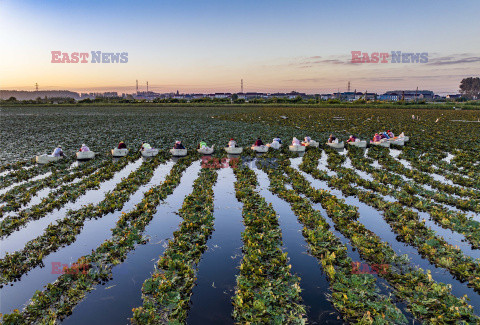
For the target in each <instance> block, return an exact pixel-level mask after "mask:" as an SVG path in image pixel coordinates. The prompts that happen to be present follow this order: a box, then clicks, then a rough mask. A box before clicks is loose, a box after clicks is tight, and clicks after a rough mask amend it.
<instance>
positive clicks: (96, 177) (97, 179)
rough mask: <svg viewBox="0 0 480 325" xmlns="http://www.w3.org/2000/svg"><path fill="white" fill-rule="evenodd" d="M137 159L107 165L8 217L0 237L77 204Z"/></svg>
mask: <svg viewBox="0 0 480 325" xmlns="http://www.w3.org/2000/svg"><path fill="white" fill-rule="evenodd" d="M136 159H138V155H132V156H129V157H128V158H127V159H122V160H121V161H120V162H118V163H107V164H105V166H104V167H102V168H100V169H98V170H97V171H96V172H95V173H94V174H92V175H90V176H89V177H87V178H86V179H84V180H82V182H78V183H76V184H69V185H64V186H62V187H61V188H59V189H57V190H56V191H54V192H51V193H50V194H49V195H48V196H47V197H46V198H45V199H43V200H42V202H40V203H39V204H36V205H34V206H33V207H31V208H29V209H26V210H22V211H20V213H18V214H16V215H11V216H8V217H6V218H5V219H3V220H2V221H1V222H0V237H1V238H4V237H7V236H9V235H11V234H12V233H13V232H14V231H15V230H17V229H19V228H20V227H22V226H24V225H25V224H27V223H28V222H30V221H32V220H38V219H40V218H42V217H44V216H45V215H46V214H47V213H48V212H51V211H53V210H55V209H58V208H61V207H62V206H63V205H65V204H66V203H67V202H75V200H76V199H77V198H78V197H80V196H81V195H83V194H85V193H86V192H87V191H88V190H91V189H98V188H99V187H100V184H101V183H102V182H104V181H106V180H109V179H112V178H113V177H114V176H115V173H116V172H118V171H120V170H122V169H123V168H124V167H125V166H126V165H127V164H128V163H130V162H132V161H134V160H136Z"/></svg>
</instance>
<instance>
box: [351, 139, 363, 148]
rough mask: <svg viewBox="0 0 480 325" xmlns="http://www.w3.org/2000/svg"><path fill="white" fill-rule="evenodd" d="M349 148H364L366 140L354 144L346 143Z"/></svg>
mask: <svg viewBox="0 0 480 325" xmlns="http://www.w3.org/2000/svg"><path fill="white" fill-rule="evenodd" d="M347 143H348V144H349V145H351V146H355V147H359V148H366V147H367V141H366V140H360V141H355V142H347Z"/></svg>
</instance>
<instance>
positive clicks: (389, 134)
mask: <svg viewBox="0 0 480 325" xmlns="http://www.w3.org/2000/svg"><path fill="white" fill-rule="evenodd" d="M387 134H388V136H389V137H390V139H392V138H395V134H393V132H392V131H390V130H388V131H387Z"/></svg>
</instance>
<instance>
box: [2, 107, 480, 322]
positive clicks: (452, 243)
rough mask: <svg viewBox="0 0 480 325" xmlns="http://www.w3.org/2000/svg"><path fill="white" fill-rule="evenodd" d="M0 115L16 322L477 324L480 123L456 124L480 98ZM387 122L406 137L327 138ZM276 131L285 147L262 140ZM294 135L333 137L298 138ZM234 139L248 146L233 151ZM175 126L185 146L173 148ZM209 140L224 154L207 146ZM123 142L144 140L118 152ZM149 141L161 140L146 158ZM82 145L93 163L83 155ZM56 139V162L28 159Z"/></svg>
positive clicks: (6, 241)
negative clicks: (263, 147) (61, 152)
mask: <svg viewBox="0 0 480 325" xmlns="http://www.w3.org/2000/svg"><path fill="white" fill-rule="evenodd" d="M0 113H1V116H0V117H1V119H2V126H1V129H0V133H1V135H2V139H8V141H5V147H3V148H2V151H1V152H0V159H2V162H1V164H0V271H1V273H0V313H1V317H2V318H1V319H2V323H4V324H34V323H39V324H41V323H56V322H58V323H66V324H87V323H88V324H128V323H132V324H158V323H165V324H166V323H174V324H179V323H186V324H234V323H242V324H244V323H251V324H258V323H275V324H287V323H294V324H304V323H309V324H343V323H362V324H374V323H375V324H385V323H386V324H388V323H389V324H402V323H403V324H416V323H438V324H440V323H444V324H451V323H455V322H458V323H479V322H480V317H479V316H480V294H479V293H480V250H479V248H480V167H479V166H480V165H479V163H478V162H479V157H480V156H479V155H480V141H479V140H478V139H479V138H480V137H479V136H480V129H479V127H480V126H479V125H478V123H461V128H459V126H458V125H457V124H458V123H457V124H455V123H456V122H450V120H458V121H460V120H462V121H470V122H474V121H476V120H478V118H479V113H478V112H471V111H427V110H395V111H394V110H388V109H384V110H380V109H355V110H353V109H352V110H348V109H319V108H317V109H316V108H261V107H238V108H219V107H215V108H206V107H191V108H186V107H184V108H182V107H172V108H141V107H139V108H132V107H118V108H115V107H104V108H102V107H98V108H95V107H88V108H85V107H82V108H1V111H0ZM412 114H415V115H419V116H422V119H421V120H412V119H411V117H410V116H411V115H412ZM439 114H444V116H445V118H443V119H442V121H441V122H440V123H437V122H435V121H436V120H437V115H439ZM280 116H281V118H280ZM39 125H41V126H42V128H39V127H38V126H39ZM54 126H55V127H54ZM386 129H391V130H393V131H394V132H395V133H396V134H398V133H401V132H405V135H407V136H409V137H410V140H409V141H408V142H405V144H404V146H396V145H392V146H390V148H386V147H380V146H370V145H369V147H368V148H366V149H362V148H357V147H354V146H350V145H346V146H345V148H342V149H332V148H330V147H329V146H328V145H327V144H325V142H326V139H327V138H328V136H329V135H330V134H332V133H333V134H334V135H335V136H337V137H339V138H340V139H343V140H346V139H347V137H348V136H349V135H350V134H354V135H356V136H358V137H360V138H362V139H367V140H369V139H370V138H371V136H372V134H373V133H375V132H379V131H381V130H386ZM45 130H48V132H45ZM277 136H278V137H281V138H282V139H283V140H284V145H283V146H282V148H280V149H278V150H275V149H272V148H270V149H269V150H268V151H267V152H266V153H263V154H259V153H256V152H254V151H252V150H251V149H250V146H251V145H252V144H253V143H254V141H255V140H256V139H257V137H261V138H262V140H263V141H264V142H265V143H267V142H270V141H271V139H272V138H274V137H277ZM294 136H295V137H297V138H299V139H303V138H304V137H305V136H310V137H312V139H314V140H316V141H318V142H319V144H320V145H319V147H318V148H317V147H313V146H307V148H306V150H305V152H304V153H303V152H302V153H300V154H298V153H294V152H291V151H289V149H288V146H286V145H285V144H287V145H288V144H290V141H291V139H292V138H293V137H294ZM459 137H460V138H463V139H465V141H461V142H459V141H456V139H458V138H459ZM231 138H235V139H236V140H237V142H238V145H239V146H242V147H243V148H244V149H243V152H242V153H241V154H239V155H236V156H232V155H227V153H226V152H225V151H224V150H223V147H224V146H226V144H227V142H228V140H230V139H231ZM176 140H182V141H183V143H184V144H185V146H186V147H187V149H188V154H187V155H186V156H185V157H181V158H178V157H172V156H171V154H170V152H169V150H168V149H170V148H171V147H172V146H173V144H174V142H175V141H176ZM201 140H203V141H206V142H207V144H208V145H209V146H210V145H213V144H214V145H215V149H216V150H215V152H214V153H213V155H211V156H203V155H200V154H199V153H197V151H196V149H195V148H196V146H197V144H198V142H200V141H201ZM119 141H125V143H126V144H127V146H128V147H129V149H131V150H130V152H129V154H128V155H127V156H125V157H122V158H112V157H111V154H110V149H112V148H114V147H116V145H117V144H118V143H119ZM143 141H146V142H148V143H150V144H151V145H152V147H154V148H159V149H160V153H159V154H158V155H157V156H155V157H152V158H145V157H142V156H141V154H140V153H139V152H138V148H139V147H140V145H141V143H142V142H143ZM82 143H86V144H87V145H88V146H89V147H90V148H91V150H93V151H95V152H96V153H97V154H96V156H95V158H94V159H93V160H91V161H87V162H77V161H76V159H75V157H74V153H75V152H76V151H77V150H78V148H79V147H80V145H81V144H82ZM59 144H60V145H62V147H63V148H64V149H65V155H66V157H65V158H63V159H62V160H60V161H59V162H55V163H50V164H47V165H37V164H36V163H35V161H34V160H32V158H34V157H35V155H37V154H43V153H50V152H51V151H52V150H53V148H55V147H56V146H57V145H59Z"/></svg>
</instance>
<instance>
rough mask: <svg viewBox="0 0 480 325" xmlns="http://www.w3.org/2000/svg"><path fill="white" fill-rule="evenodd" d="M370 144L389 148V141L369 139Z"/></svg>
mask: <svg viewBox="0 0 480 325" xmlns="http://www.w3.org/2000/svg"><path fill="white" fill-rule="evenodd" d="M370 144H371V145H374V146H380V147H385V148H390V142H388V141H377V142H375V141H370Z"/></svg>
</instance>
